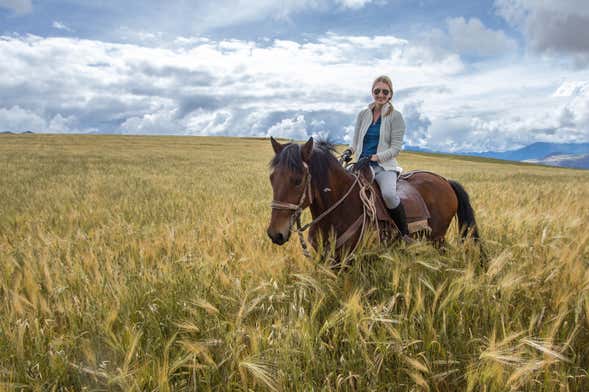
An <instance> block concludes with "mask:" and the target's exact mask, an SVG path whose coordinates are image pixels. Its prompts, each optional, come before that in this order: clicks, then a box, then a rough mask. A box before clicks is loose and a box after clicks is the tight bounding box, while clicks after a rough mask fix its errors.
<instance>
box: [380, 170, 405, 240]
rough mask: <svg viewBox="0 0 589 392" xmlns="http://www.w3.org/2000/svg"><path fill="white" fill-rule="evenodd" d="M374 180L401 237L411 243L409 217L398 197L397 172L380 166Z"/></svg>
mask: <svg viewBox="0 0 589 392" xmlns="http://www.w3.org/2000/svg"><path fill="white" fill-rule="evenodd" d="M374 180H375V181H376V182H377V183H378V186H379V187H380V191H381V193H382V198H383V200H384V203H385V205H386V206H387V208H388V209H389V214H390V215H391V218H393V220H394V221H395V224H396V225H397V228H398V229H399V231H400V232H401V237H402V238H403V240H405V242H411V239H410V238H409V237H408V235H409V228H408V227H407V217H406V216H405V208H403V204H401V199H400V198H399V195H397V172H396V171H393V170H390V171H389V170H384V169H383V168H382V167H380V166H378V167H376V168H374Z"/></svg>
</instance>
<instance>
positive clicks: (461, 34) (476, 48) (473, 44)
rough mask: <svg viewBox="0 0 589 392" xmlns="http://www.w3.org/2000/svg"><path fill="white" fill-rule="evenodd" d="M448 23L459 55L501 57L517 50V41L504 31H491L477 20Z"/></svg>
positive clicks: (450, 35) (449, 20) (449, 31)
mask: <svg viewBox="0 0 589 392" xmlns="http://www.w3.org/2000/svg"><path fill="white" fill-rule="evenodd" d="M447 23H448V35H449V37H450V39H451V41H452V46H453V48H454V49H455V50H456V51H458V52H459V53H474V54H478V55H481V56H497V55H499V56H500V55H504V54H506V53H509V52H511V51H513V50H514V49H516V48H517V44H516V43H515V41H514V40H513V39H511V38H509V37H507V35H506V34H505V33H504V32H503V31H500V30H491V29H489V28H487V27H485V26H484V25H483V23H482V22H481V21H480V20H479V19H477V18H471V19H469V20H465V19H464V18H462V17H459V18H451V19H448V21H447Z"/></svg>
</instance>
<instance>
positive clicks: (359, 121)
mask: <svg viewBox="0 0 589 392" xmlns="http://www.w3.org/2000/svg"><path fill="white" fill-rule="evenodd" d="M361 124H362V112H360V113H358V116H357V117H356V126H355V127H354V135H353V136H352V143H350V146H349V148H350V150H351V151H352V154H353V153H355V152H356V144H357V143H358V134H359V133H360V125H361Z"/></svg>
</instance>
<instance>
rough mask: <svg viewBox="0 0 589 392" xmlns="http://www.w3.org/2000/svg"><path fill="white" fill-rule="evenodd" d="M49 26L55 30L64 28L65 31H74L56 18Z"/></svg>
mask: <svg viewBox="0 0 589 392" xmlns="http://www.w3.org/2000/svg"><path fill="white" fill-rule="evenodd" d="M51 26H52V27H53V28H54V29H57V30H65V31H69V32H73V31H74V30H72V29H71V28H69V27H68V26H66V25H65V24H64V23H62V22H60V21H57V20H54V21H53V23H52V25H51Z"/></svg>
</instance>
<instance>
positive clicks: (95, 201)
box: [0, 135, 589, 391]
mask: <svg viewBox="0 0 589 392" xmlns="http://www.w3.org/2000/svg"><path fill="white" fill-rule="evenodd" d="M272 155H273V153H272V148H271V146H270V143H269V141H267V140H252V139H233V138H201V137H139V136H55V135H5V136H0V385H1V387H0V389H5V390H24V391H31V390H38V391H41V390H43V391H44V390H63V391H80V390H114V391H117V390H124V391H154V390H157V391H172V390H174V391H183V390H190V391H203V390H204V391H206V390H218V391H224V390H244V391H246V390H253V391H258V390H260V391H264V390H272V391H280V390H283V391H295V390H296V391H311V390H314V391H336V390H340V391H347V390H350V391H351V390H358V391H366V390H377V391H390V390H392V391H411V390H413V391H421V390H423V391H428V390H429V391H464V390H468V391H506V390H518V391H586V390H589V374H588V372H589V370H588V369H589V230H588V229H587V228H588V222H589V172H587V171H580V170H570V169H557V168H549V167H540V166H533V165H525V164H510V163H502V162H498V161H492V160H485V159H475V158H464V157H453V156H442V155H428V154H417V153H406V152H403V153H401V155H400V159H399V161H400V162H401V165H402V166H403V167H404V168H405V170H411V169H425V170H431V171H435V172H437V173H440V174H442V175H444V176H446V177H448V178H451V179H455V180H458V181H459V182H461V183H462V184H463V185H464V187H465V188H466V190H467V191H468V192H469V194H470V195H471V202H472V205H473V207H474V209H475V211H476V214H477V215H476V217H477V220H478V222H479V227H480V231H481V236H482V238H483V244H484V246H485V248H486V251H487V253H488V255H489V261H488V265H487V267H486V268H483V267H481V265H480V263H479V257H478V256H479V253H478V251H477V249H476V246H474V244H472V243H471V242H470V241H469V242H467V243H465V244H461V243H460V242H459V241H458V236H457V230H456V227H455V226H453V228H452V230H451V231H450V233H449V237H448V240H449V245H448V249H447V251H446V252H445V253H440V252H438V251H437V250H436V249H434V248H433V247H432V246H430V245H429V244H428V243H427V242H422V241H419V242H418V243H416V244H413V245H410V246H405V245H401V244H396V245H392V246H388V247H385V246H382V245H378V244H376V243H373V244H368V245H367V246H366V247H365V248H364V249H363V250H362V254H361V255H360V256H359V257H358V258H357V259H356V260H355V261H354V263H353V264H352V265H351V266H350V267H349V268H347V269H344V270H333V269H331V268H329V266H328V265H327V264H326V263H324V262H322V261H320V260H308V259H306V258H305V257H304V256H303V254H302V252H301V249H300V245H299V243H298V242H297V241H296V240H297V238H296V236H292V238H291V240H290V241H289V242H288V243H287V244H286V245H285V246H282V247H279V246H276V245H273V244H272V243H271V241H270V240H269V238H268V237H267V236H266V227H267V224H268V222H269V217H270V207H269V205H270V201H271V199H272V192H271V187H270V183H269V180H268V161H269V160H270V158H271V157H272ZM305 217H306V218H305V221H307V220H308V213H307V215H305Z"/></svg>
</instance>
